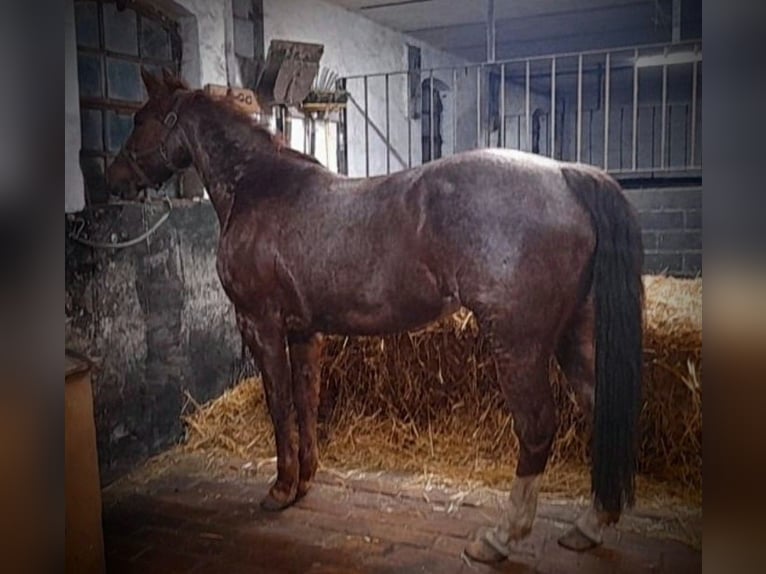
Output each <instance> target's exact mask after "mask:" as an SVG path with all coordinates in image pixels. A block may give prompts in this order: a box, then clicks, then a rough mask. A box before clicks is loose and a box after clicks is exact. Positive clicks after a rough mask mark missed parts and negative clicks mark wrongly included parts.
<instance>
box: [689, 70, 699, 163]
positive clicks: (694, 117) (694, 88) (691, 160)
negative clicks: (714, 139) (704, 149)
mask: <svg viewBox="0 0 766 574" xmlns="http://www.w3.org/2000/svg"><path fill="white" fill-rule="evenodd" d="M691 122H692V128H691V130H692V133H691V139H692V141H691V157H690V158H689V165H694V160H695V157H694V156H695V152H696V151H697V62H694V63H693V64H692V120H691Z"/></svg>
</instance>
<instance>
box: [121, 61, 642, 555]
mask: <svg viewBox="0 0 766 574" xmlns="http://www.w3.org/2000/svg"><path fill="white" fill-rule="evenodd" d="M143 78H144V83H145V85H146V89H147V93H148V95H149V100H148V101H147V102H146V104H145V105H144V106H143V107H142V108H141V109H140V110H139V111H138V112H137V113H136V114H135V118H134V127H133V131H132V133H131V134H130V136H129V138H128V140H127V141H126V143H125V146H124V148H123V149H122V150H121V152H120V154H119V155H118V157H117V158H116V159H115V161H114V162H113V163H112V164H111V166H110V167H109V170H108V173H107V178H108V182H109V184H110V186H111V187H112V189H114V190H116V191H118V192H119V193H120V194H121V195H122V196H123V197H126V198H134V197H136V195H137V193H138V192H139V191H140V190H141V189H142V188H145V187H148V186H158V185H159V184H162V183H163V182H165V181H166V180H167V179H169V178H170V177H171V176H172V175H173V174H174V173H176V172H179V171H180V170H183V169H185V168H187V167H189V166H194V168H196V170H197V171H198V172H199V174H200V176H201V178H202V181H203V183H204V185H205V187H206V189H207V191H208V193H209V195H210V199H211V200H212V203H213V206H214V207H215V210H216V212H217V214H218V218H219V222H220V240H219V245H218V259H217V270H218V275H219V277H220V279H221V283H222V285H223V288H224V290H225V292H226V295H227V296H228V297H229V298H230V299H231V301H232V302H233V304H234V307H235V309H236V317H237V323H238V326H239V329H240V330H241V332H242V337H243V338H244V340H245V341H246V343H247V345H248V346H249V348H250V349H251V351H252V353H253V356H254V358H255V360H256V364H257V365H258V367H259V369H260V372H261V374H262V377H263V386H264V389H265V395H266V400H267V404H268V408H269V413H270V414H271V419H272V423H273V425H274V434H275V438H276V448H277V467H278V472H277V479H276V482H275V483H274V485H273V486H272V487H271V489H270V491H269V494H268V495H267V496H266V498H265V499H264V500H263V501H262V503H261V505H262V507H263V508H265V509H268V510H278V509H282V508H285V507H287V506H289V505H291V504H292V503H294V502H295V501H296V500H298V499H300V498H301V497H303V496H304V495H306V493H307V491H308V490H309V487H310V485H311V481H312V478H313V476H314V473H315V472H316V469H317V439H316V424H317V406H318V400H319V374H318V365H317V363H318V355H319V349H320V345H321V342H320V337H321V334H330V333H332V334H343V335H383V334H389V333H394V332H399V331H405V330H411V329H414V328H418V327H421V326H423V325H425V324H427V323H429V322H431V321H434V320H436V319H438V318H440V317H442V316H444V315H445V314H448V313H452V312H454V311H456V310H457V309H458V308H459V307H461V306H464V307H467V308H468V309H470V310H472V311H473V313H474V315H475V317H476V320H477V321H478V324H479V326H480V329H481V330H482V332H483V333H484V334H485V336H487V337H488V340H489V341H490V342H491V345H492V349H493V351H494V357H495V360H496V364H497V369H498V375H499V380H500V384H501V387H502V392H503V394H504V397H505V399H506V401H507V405H508V407H509V408H510V411H511V413H512V415H513V421H514V427H513V428H514V432H515V433H516V436H517V437H518V441H519V445H520V454H519V460H518V465H517V469H516V479H515V480H514V483H513V485H512V487H511V492H510V495H509V502H508V505H507V507H506V508H505V509H504V512H503V518H502V519H501V521H500V523H499V524H497V525H495V526H494V527H492V528H488V529H484V530H483V531H482V532H480V533H478V534H477V536H476V537H475V539H474V540H473V541H470V542H469V543H468V545H467V547H466V553H467V554H468V555H469V556H470V557H472V558H474V559H477V560H482V561H487V562H492V561H500V560H503V559H504V558H506V557H507V556H508V554H509V552H511V551H512V549H511V543H512V542H513V541H515V540H518V539H520V538H523V537H524V536H526V535H527V534H528V533H529V532H530V530H531V527H532V522H533V519H534V516H535V511H536V506H537V497H538V492H539V489H540V483H541V477H542V473H543V471H544V469H545V466H546V463H547V460H548V456H549V453H550V451H551V445H552V441H553V438H554V434H555V432H556V427H557V418H556V411H555V406H554V401H553V396H552V390H551V386H550V383H549V380H548V366H549V359H550V357H551V356H555V357H556V358H557V360H558V362H559V364H560V365H561V367H562V369H563V371H564V373H565V375H566V378H567V380H568V382H569V384H571V385H572V387H573V388H574V389H575V392H576V394H577V396H578V398H579V401H580V403H581V406H582V408H583V409H584V410H585V412H586V414H588V415H590V416H592V418H593V432H592V445H591V453H592V471H591V475H592V492H593V502H592V504H591V506H590V508H589V509H588V510H587V511H585V512H584V513H583V514H582V515H581V516H580V517H579V518H578V519H577V521H576V522H575V525H574V527H573V528H572V529H571V530H570V531H569V532H568V533H567V534H565V535H564V536H563V537H562V538H561V539H560V543H561V544H562V545H564V546H566V547H568V548H571V549H575V550H584V549H587V548H591V547H593V546H596V545H598V544H599V543H600V542H601V540H602V535H603V531H604V528H605V526H606V525H608V524H611V523H614V522H616V520H617V519H618V518H619V516H620V512H621V510H622V509H623V508H624V507H626V506H628V505H630V504H632V502H633V496H634V474H635V459H636V440H635V439H636V437H635V428H636V424H637V418H638V413H639V410H640V400H641V399H640V385H641V353H642V352H641V340H642V300H643V289H642V283H641V267H642V253H643V250H642V245H641V232H640V228H639V225H638V223H637V219H636V217H635V214H634V212H633V210H632V209H631V206H630V205H629V203H628V201H627V200H626V198H625V196H624V195H623V193H622V191H621V190H620V187H619V185H618V184H617V183H616V182H615V181H614V180H613V179H612V178H611V177H609V176H608V175H606V174H605V173H604V172H603V171H601V170H598V169H596V168H593V167H588V166H585V165H579V164H571V163H565V162H557V161H554V160H551V159H547V158H542V157H539V156H535V155H531V154H527V153H522V152H518V151H511V150H490V149H484V150H476V151H469V152H464V153H459V154H456V155H454V156H452V157H448V158H445V159H441V160H438V161H433V162H431V163H428V164H426V165H422V166H419V167H414V168H412V169H407V170H404V171H401V172H398V173H394V174H392V175H387V176H380V177H371V178H359V179H356V178H349V177H344V176H341V175H336V174H334V173H332V172H330V171H329V170H327V169H325V168H324V167H323V166H322V165H320V164H319V163H318V162H317V161H316V160H314V159H312V158H310V157H309V156H306V155H304V154H301V153H299V152H297V151H293V150H291V149H289V148H287V147H284V146H283V145H281V143H280V140H279V139H278V138H277V137H275V136H273V135H272V134H271V133H270V132H269V131H268V130H267V129H266V128H264V127H262V126H259V125H257V124H256V123H255V122H254V121H253V120H252V119H251V118H249V117H248V116H247V115H245V114H243V113H241V112H239V111H238V110H236V109H235V108H234V107H233V105H232V104H231V103H229V102H227V101H224V100H215V99H213V98H211V97H209V96H208V95H206V94H205V93H204V92H202V91H199V90H197V91H192V90H190V89H189V88H188V87H187V86H186V85H185V84H184V83H183V82H181V81H180V80H179V79H177V78H175V77H174V76H172V75H171V74H169V73H167V72H165V73H164V74H163V77H161V78H157V77H154V76H152V75H151V74H149V73H147V72H144V73H143ZM296 424H297V430H298V433H297V436H298V441H297V443H298V444H297V445H296V444H295V442H296V441H295V440H294V438H293V437H294V432H293V431H294V430H295V426H296Z"/></svg>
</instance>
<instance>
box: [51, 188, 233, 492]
mask: <svg viewBox="0 0 766 574" xmlns="http://www.w3.org/2000/svg"><path fill="white" fill-rule="evenodd" d="M164 210H165V208H164V207H163V206H157V205H144V204H138V203H137V204H127V205H122V206H117V205H113V206H110V207H109V208H105V209H103V210H98V211H90V210H89V211H86V212H84V213H83V214H81V216H80V217H78V218H77V220H76V221H75V220H72V221H69V222H68V223H67V227H68V229H67V231H69V232H71V231H73V229H74V228H75V227H77V228H80V227H81V226H82V227H83V230H84V232H85V233H87V236H88V237H89V238H91V239H94V240H98V241H110V240H111V239H112V235H113V234H114V235H115V237H114V238H116V239H118V240H120V239H125V238H128V237H136V236H138V235H140V234H141V233H143V232H144V231H146V229H147V228H148V227H149V226H150V225H151V224H152V223H153V222H154V221H156V220H157V218H158V217H159V216H160V215H161V214H162V212H163V211H164ZM217 242H218V220H217V218H216V216H215V212H214V211H213V208H212V206H211V205H210V203H208V202H196V203H191V202H188V201H179V202H176V207H175V209H173V211H172V213H171V215H170V218H169V219H168V221H167V222H166V223H165V224H164V225H163V226H162V227H160V228H159V230H158V231H157V232H156V233H155V234H154V235H152V236H151V237H150V238H149V239H148V240H147V241H145V242H143V243H141V244H139V245H136V246H134V247H130V248H128V249H122V250H110V249H109V250H105V249H93V248H90V247H86V246H83V245H81V244H79V243H76V242H74V241H72V240H70V239H67V243H66V317H67V320H66V339H65V340H66V345H67V347H69V348H72V349H75V350H77V351H80V352H84V353H86V354H87V355H89V356H91V357H92V358H94V359H95V360H96V361H97V364H98V367H97V369H96V371H95V372H94V374H93V380H94V395H95V398H94V401H95V416H96V428H97V437H98V448H99V461H100V464H101V470H102V478H103V479H104V481H107V482H108V481H109V480H111V479H112V478H114V477H115V476H118V475H119V474H121V473H122V472H124V471H125V470H126V469H128V468H130V467H131V466H132V465H133V464H135V463H137V462H140V461H141V460H143V459H145V458H146V457H147V456H149V455H151V454H154V453H157V452H159V451H161V450H162V449H164V448H166V447H168V446H169V445H171V444H173V443H175V442H177V441H178V440H179V439H180V438H181V432H182V426H181V420H180V415H181V411H182V407H183V405H184V403H185V402H186V397H185V392H187V391H188V393H189V394H190V395H191V396H193V397H194V398H195V399H196V400H199V401H205V400H208V399H210V398H213V397H215V396H217V395H219V394H220V393H221V392H222V391H223V390H224V388H226V386H227V385H229V384H230V383H232V382H233V381H234V380H235V375H234V372H233V371H234V370H236V369H237V368H238V365H239V361H240V358H241V343H240V338H239V334H238V331H237V330H236V326H235V323H234V314H233V310H232V307H231V304H230V303H229V301H228V299H227V298H226V296H225V294H224V293H223V290H222V288H221V285H220V282H219V280H218V276H217V274H216V271H215V253H216V248H217Z"/></svg>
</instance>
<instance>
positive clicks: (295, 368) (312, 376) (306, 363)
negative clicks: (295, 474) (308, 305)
mask: <svg viewBox="0 0 766 574" xmlns="http://www.w3.org/2000/svg"><path fill="white" fill-rule="evenodd" d="M289 342H290V363H291V366H292V375H293V402H294V403H295V412H296V413H297V415H298V431H299V437H300V443H299V446H298V463H299V467H300V471H299V482H298V494H297V496H296V498H302V497H303V496H304V495H305V494H306V493H307V492H308V490H309V488H310V487H311V480H312V479H313V478H314V474H315V473H316V470H317V466H318V464H319V457H318V455H317V414H318V411H319V384H320V379H319V355H320V353H321V350H322V338H321V336H320V335H313V336H308V337H290V338H289Z"/></svg>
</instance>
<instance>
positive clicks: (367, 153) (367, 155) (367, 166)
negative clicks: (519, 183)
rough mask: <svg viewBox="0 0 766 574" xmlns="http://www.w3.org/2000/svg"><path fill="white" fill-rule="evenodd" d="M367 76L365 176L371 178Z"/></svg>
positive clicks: (365, 92) (365, 87)
mask: <svg viewBox="0 0 766 574" xmlns="http://www.w3.org/2000/svg"><path fill="white" fill-rule="evenodd" d="M367 91H368V90H367V76H365V77H364V174H365V176H367V177H370V115H369V114H370V112H369V102H368V98H367Z"/></svg>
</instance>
